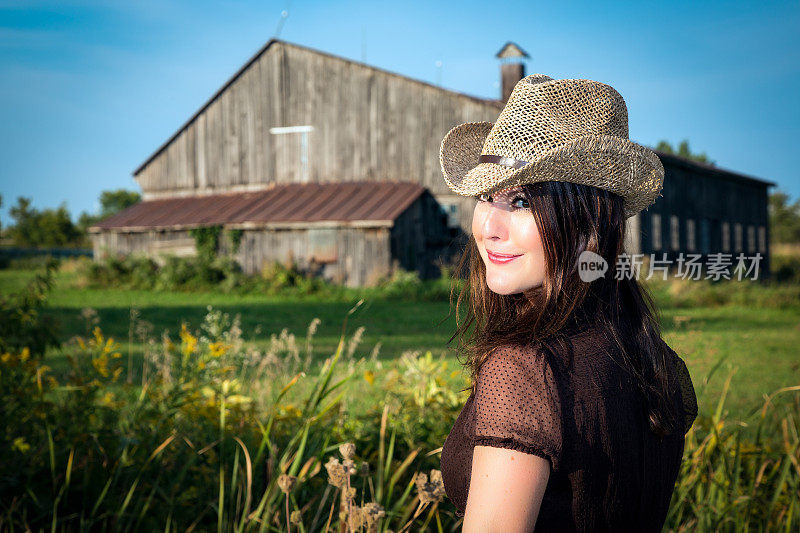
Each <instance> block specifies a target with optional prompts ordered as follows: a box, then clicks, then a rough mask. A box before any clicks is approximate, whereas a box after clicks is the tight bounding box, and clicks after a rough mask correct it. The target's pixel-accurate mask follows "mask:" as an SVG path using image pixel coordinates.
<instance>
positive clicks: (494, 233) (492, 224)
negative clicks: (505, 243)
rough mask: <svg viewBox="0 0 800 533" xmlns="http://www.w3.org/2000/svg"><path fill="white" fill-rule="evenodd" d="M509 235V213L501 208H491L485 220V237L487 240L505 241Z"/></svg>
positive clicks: (487, 211)
mask: <svg viewBox="0 0 800 533" xmlns="http://www.w3.org/2000/svg"><path fill="white" fill-rule="evenodd" d="M507 235H508V212H507V211H506V210H505V209H503V208H502V207H500V206H494V205H492V206H489V209H487V210H486V215H485V218H484V219H483V236H484V238H486V239H501V240H502V239H505V238H506V236H507Z"/></svg>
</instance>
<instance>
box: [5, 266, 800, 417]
mask: <svg viewBox="0 0 800 533" xmlns="http://www.w3.org/2000/svg"><path fill="white" fill-rule="evenodd" d="M32 276H33V273H32V272H30V271H22V270H0V291H1V292H4V293H5V292H9V291H14V290H17V289H19V288H20V287H22V286H23V285H24V283H25V281H26V280H28V279H30V278H31V277H32ZM73 281H74V280H73V279H72V274H71V273H69V272H60V273H58V276H57V278H56V284H55V286H54V290H53V292H52V294H51V296H50V297H49V299H48V301H49V307H50V309H49V311H48V312H49V313H50V314H52V315H53V316H54V317H55V318H56V319H57V320H58V321H59V322H60V330H59V337H60V338H61V339H63V340H67V339H68V338H69V337H71V336H72V335H74V334H77V333H80V332H83V333H85V332H86V325H85V321H84V320H83V319H82V318H81V310H82V309H83V308H86V307H90V308H93V309H95V310H96V311H97V313H98V317H99V319H100V326H101V328H102V330H103V332H104V334H105V335H106V336H110V337H113V338H114V339H115V340H116V341H117V342H119V343H120V345H121V348H120V350H121V352H122V353H123V354H124V355H125V360H126V361H127V360H128V359H127V358H128V355H129V354H130V355H131V357H132V361H133V366H134V368H136V369H138V368H140V367H141V358H142V353H143V346H142V344H141V343H139V342H136V336H135V334H134V335H133V336H131V331H130V329H131V327H130V325H131V318H130V317H131V309H132V308H133V309H136V310H138V312H139V318H140V319H141V320H145V321H147V322H150V323H151V324H153V325H154V333H155V334H157V335H160V333H161V332H162V331H164V330H166V331H168V332H170V333H171V334H172V335H173V336H175V335H176V334H177V332H178V331H179V330H180V326H181V322H182V321H185V322H187V324H188V325H189V329H190V330H193V329H196V328H197V327H198V326H199V324H200V322H201V321H202V319H203V317H204V316H205V314H206V313H207V306H209V305H211V306H213V308H214V309H218V310H221V311H223V312H225V313H229V314H230V315H231V316H234V315H236V314H239V315H240V316H241V325H240V327H241V329H242V331H243V335H244V337H245V338H246V339H248V340H252V341H253V342H254V343H255V345H256V346H262V347H263V346H266V345H268V344H269V342H270V337H271V336H272V335H276V336H280V334H281V331H282V330H283V329H286V330H288V333H290V334H294V335H295V336H296V337H297V338H305V336H306V333H307V329H308V326H309V324H310V323H311V321H312V320H313V319H314V318H315V317H316V318H319V319H320V320H321V322H320V324H319V326H318V328H317V332H316V334H315V336H314V338H315V343H314V352H315V353H316V354H317V355H318V356H320V357H323V358H324V357H327V356H328V355H330V354H332V353H333V352H334V351H335V349H336V345H337V343H338V341H339V336H340V335H341V333H342V321H343V319H344V317H345V315H346V313H347V311H348V310H349V309H350V308H351V307H352V306H353V304H354V303H355V302H356V301H357V299H358V298H357V297H354V298H353V300H352V301H350V302H326V301H315V300H314V299H312V298H309V299H308V300H307V301H282V300H280V299H276V298H267V297H262V296H259V295H247V296H236V295H230V294H219V293H180V292H171V293H159V292H154V291H117V290H98V289H78V288H74V287H72V285H73ZM653 290H654V294H655V296H656V301H657V304H658V306H659V309H660V311H661V314H662V330H663V332H664V338H665V340H666V341H667V343H668V344H669V345H670V346H672V348H673V349H674V350H675V351H676V352H677V353H678V354H679V355H680V356H681V357H683V359H684V360H685V361H686V365H687V367H688V369H689V372H690V373H691V375H692V379H693V381H694V384H695V389H696V391H697V395H698V403H699V406H700V412H701V413H702V412H708V411H711V410H713V408H714V406H716V403H717V401H718V400H719V397H720V392H721V390H722V387H723V385H724V378H725V377H726V376H727V374H728V372H730V371H733V372H735V374H734V376H733V378H732V381H731V385H730V390H729V392H728V397H727V399H726V406H727V409H728V410H729V414H730V415H731V416H732V417H733V418H736V419H741V420H744V421H746V420H747V419H748V417H749V416H750V415H752V414H753V410H754V409H756V408H757V407H758V406H760V405H761V403H762V400H763V397H764V395H766V394H769V393H771V392H773V391H775V390H777V389H779V388H781V387H786V386H791V385H796V384H797V383H798V376H800V352H798V349H797V347H798V346H800V301H798V302H797V303H796V305H793V306H787V307H785V308H772V307H761V308H754V307H752V306H740V305H726V306H702V305H698V306H693V307H688V308H687V307H673V306H670V302H669V300H670V298H669V296H668V294H667V293H666V290H665V289H664V288H663V287H660V286H658V285H655V286H653ZM448 314H450V304H449V302H446V301H441V302H405V301H380V300H367V301H365V302H364V304H363V305H362V306H360V307H359V309H358V310H357V311H356V312H355V313H354V314H353V315H352V316H351V317H350V319H349V322H348V327H347V329H348V334H352V332H353V331H355V330H356V329H357V328H359V327H363V328H364V332H363V335H362V336H361V342H360V345H359V347H358V350H357V356H358V357H361V356H367V355H369V354H371V352H372V351H373V349H375V347H376V345H378V344H379V346H378V355H377V358H378V359H379V360H381V361H384V362H386V363H387V364H390V365H391V363H392V362H393V361H395V360H396V359H397V358H398V357H399V356H400V355H401V354H402V353H403V352H404V351H406V350H418V351H420V352H422V353H424V352H425V351H428V350H430V351H431V352H432V353H433V355H434V357H437V358H438V357H441V358H443V359H444V360H445V361H446V362H447V365H448V367H450V368H451V369H452V370H458V369H459V368H460V367H459V365H458V362H457V361H456V358H455V352H454V350H453V349H452V348H450V347H448V346H447V341H448V339H449V338H450V336H451V335H452V332H453V331H454V328H455V319H454V315H455V312H454V310H453V313H452V315H451V316H449V317H448ZM131 339H132V340H133V342H130V340H131ZM454 342H455V341H454ZM48 359H49V361H48V364H49V365H50V366H52V367H53V368H54V369H55V370H58V369H59V368H63V365H64V362H63V361H59V354H58V353H53V354H49V357H48ZM721 360H722V364H721V366H720V367H719V369H718V370H717V371H716V372H717V373H716V374H714V375H713V376H712V379H711V380H710V382H709V383H708V384H706V383H705V382H704V380H705V377H706V376H707V375H708V373H709V371H710V370H711V369H712V368H713V367H714V366H715V365H716V364H717V363H718V362H720V361H721ZM465 380H466V373H462V374H461V375H459V376H458V377H456V378H454V381H453V386H454V387H458V388H461V387H463V386H465V385H466V383H467V382H466V381H465ZM376 400H377V399H376Z"/></svg>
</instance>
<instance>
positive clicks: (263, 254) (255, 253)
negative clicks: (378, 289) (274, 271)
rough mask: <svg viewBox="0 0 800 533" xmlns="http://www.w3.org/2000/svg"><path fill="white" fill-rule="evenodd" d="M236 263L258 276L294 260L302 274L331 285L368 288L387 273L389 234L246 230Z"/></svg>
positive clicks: (371, 230)
mask: <svg viewBox="0 0 800 533" xmlns="http://www.w3.org/2000/svg"><path fill="white" fill-rule="evenodd" d="M237 259H238V260H239V263H240V264H241V265H242V269H243V270H244V271H245V272H247V273H256V272H260V271H261V270H262V269H263V268H264V266H265V265H267V264H269V263H270V262H272V261H278V262H280V263H284V264H285V263H286V262H288V261H292V260H294V261H295V262H296V264H297V265H298V267H299V268H300V269H301V270H304V271H305V270H308V271H311V272H313V273H314V274H315V275H318V276H321V277H323V278H325V279H328V280H330V281H333V282H334V283H340V284H344V285H345V286H348V287H360V286H370V285H373V284H374V283H376V282H377V281H378V279H379V278H380V277H382V276H387V275H388V274H389V272H390V266H391V263H390V257H389V230H388V228H333V229H331V230H330V231H316V230H311V231H309V230H305V229H300V230H298V229H286V230H280V229H279V230H245V231H244V234H243V235H242V241H241V244H240V249H239V254H238V255H237Z"/></svg>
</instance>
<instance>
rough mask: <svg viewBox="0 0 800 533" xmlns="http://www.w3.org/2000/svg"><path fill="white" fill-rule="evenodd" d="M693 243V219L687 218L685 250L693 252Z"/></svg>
mask: <svg viewBox="0 0 800 533" xmlns="http://www.w3.org/2000/svg"><path fill="white" fill-rule="evenodd" d="M695 247H696V246H695V242H694V219H692V218H687V219H686V248H687V249H688V250H689V251H690V252H693V251H694V250H695Z"/></svg>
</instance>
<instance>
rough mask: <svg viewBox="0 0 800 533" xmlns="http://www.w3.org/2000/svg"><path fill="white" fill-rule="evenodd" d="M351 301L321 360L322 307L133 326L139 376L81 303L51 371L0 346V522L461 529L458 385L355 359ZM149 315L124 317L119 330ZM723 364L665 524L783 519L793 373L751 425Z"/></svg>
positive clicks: (417, 359)
mask: <svg viewBox="0 0 800 533" xmlns="http://www.w3.org/2000/svg"><path fill="white" fill-rule="evenodd" d="M361 304H362V301H359V302H358V303H357V304H356V305H355V306H354V307H353V308H351V309H350V311H349V312H348V313H347V315H346V316H345V318H344V320H343V324H342V329H341V335H340V338H339V342H338V345H337V347H336V349H335V350H334V352H333V353H332V354H330V355H329V356H328V357H326V358H325V359H324V360H323V361H322V362H321V364H314V361H315V360H317V358H316V357H314V334H315V331H316V327H317V325H318V321H312V322H311V324H310V325H309V328H308V331H307V333H306V336H305V339H296V338H295V337H294V336H293V335H291V334H288V333H284V334H281V335H280V336H273V339H272V343H271V345H270V346H269V348H268V349H266V350H265V351H259V350H257V349H256V348H255V347H254V346H253V345H250V344H249V343H247V342H245V341H244V340H243V338H242V331H241V328H240V327H239V320H238V316H237V317H234V318H233V319H231V318H230V317H229V316H228V315H227V314H224V313H221V312H219V311H217V310H214V309H213V308H209V309H208V313H207V315H206V317H205V320H204V321H203V324H202V325H201V326H200V328H199V330H197V331H190V330H189V328H188V327H187V326H186V325H184V327H183V328H182V329H181V331H180V332H179V334H178V337H177V338H174V339H173V338H170V337H169V335H166V334H164V335H162V336H161V337H160V338H153V337H150V338H143V342H142V344H144V345H145V346H146V347H147V350H146V354H145V357H144V359H143V363H142V369H141V372H138V373H137V376H139V377H137V379H135V380H134V379H132V374H129V373H126V371H125V370H126V369H125V367H124V365H123V364H122V362H123V361H124V360H125V357H124V356H123V354H122V353H121V352H120V351H119V346H118V344H117V343H116V342H115V341H114V339H113V338H109V337H107V336H105V335H104V334H103V331H102V329H101V324H99V322H98V320H97V317H96V316H95V314H93V313H92V312H91V311H89V310H86V311H85V312H84V313H83V318H84V320H85V321H86V329H87V331H86V334H84V335H76V336H75V337H73V338H72V339H71V340H70V341H69V342H67V343H66V344H65V345H64V346H63V348H62V349H63V351H64V355H65V356H66V357H67V359H68V361H69V370H68V372H66V373H65V374H63V375H58V376H56V375H53V374H52V372H51V370H50V368H49V367H48V366H47V365H46V364H45V363H46V361H45V360H44V357H43V356H41V355H37V354H35V353H33V352H31V350H30V349H28V348H22V349H10V350H8V351H5V352H4V353H3V354H2V355H0V400H1V403H0V420H2V422H3V424H2V427H0V432H2V438H0V457H2V458H3V461H2V462H0V530H3V531H5V530H9V531H16V530H26V531H27V530H31V531H44V530H50V531H61V530H80V531H83V530H96V529H102V530H106V529H111V530H115V531H140V530H144V531H152V530H164V531H178V530H180V531H195V530H198V531H215V530H216V531H237V532H244V531H259V532H266V531H300V532H306V531H331V530H336V531H375V532H385V531H394V532H398V531H407V530H411V529H413V530H433V531H456V530H458V528H459V526H460V519H458V518H457V517H456V516H455V514H454V510H455V509H454V507H453V506H452V504H451V502H449V501H446V498H445V495H444V491H443V486H442V482H441V473H440V472H439V471H438V470H437V468H438V464H439V458H438V454H439V452H440V451H441V448H440V446H441V443H442V442H443V441H444V437H445V435H446V434H447V432H448V431H449V429H450V428H451V427H452V423H453V420H454V419H455V416H456V415H457V413H458V410H459V409H460V407H461V405H462V403H463V399H462V398H460V397H459V396H458V395H457V394H455V393H454V392H453V391H452V389H451V388H449V387H446V386H445V383H446V379H445V377H446V375H447V372H448V369H447V366H446V364H444V362H443V361H439V360H436V359H435V358H433V356H432V355H431V354H430V352H427V353H425V354H422V355H421V354H419V353H416V352H407V353H406V354H404V355H403V357H401V358H400V359H399V360H398V361H397V366H396V368H392V367H390V366H389V365H385V364H383V363H381V362H380V361H379V360H377V358H376V357H375V355H376V354H375V353H373V354H370V355H365V356H363V357H360V358H357V357H356V354H357V352H358V344H359V341H360V337H361V334H362V333H363V330H361V329H359V330H356V331H355V332H353V333H352V334H348V331H347V321H348V317H349V316H350V315H351V314H352V313H353V312H354V311H355V310H356V309H358V307H359V306H360V305H361ZM152 330H153V328H152V327H148V325H147V324H145V323H143V321H141V320H140V319H139V318H137V317H136V315H135V314H133V315H132V324H131V328H130V332H131V333H130V335H141V336H143V337H146V336H148V335H150V334H151V332H152ZM719 368H720V366H719V365H717V366H715V367H714V368H712V369H711V371H710V372H709V375H708V376H707V377H706V381H708V380H710V379H712V378H713V377H714V375H715V373H716V372H718V370H719ZM128 370H130V369H129V368H128ZM731 377H732V374H731V375H729V376H727V378H726V380H725V386H724V387H723V393H722V394H721V396H720V398H719V402H718V404H717V405H716V406H715V409H714V410H713V412H709V413H701V414H700V416H699V417H698V419H697V421H696V423H695V425H694V426H693V428H692V429H691V430H690V431H689V433H688V434H687V438H686V449H685V457H684V459H685V460H684V463H683V465H682V470H681V473H680V476H679V479H678V482H677V483H676V487H675V491H674V493H673V500H672V502H671V506H670V511H669V515H668V517H667V524H666V529H667V530H672V531H684V530H692V531H719V530H722V531H751V530H757V531H761V530H764V531H767V530H769V531H773V530H775V531H778V530H780V531H796V530H798V528H800V517H798V511H800V509H798V491H800V466H799V464H800V463H798V459H800V431H799V430H800V424H799V423H798V420H800V385H797V386H792V387H785V388H782V389H779V390H777V391H775V392H774V393H773V394H771V395H769V396H767V397H765V398H764V402H763V405H762V406H759V407H760V409H759V415H760V416H759V418H758V422H757V431H756V436H755V438H750V437H748V436H746V434H745V433H744V432H743V430H744V429H745V424H744V423H743V422H741V421H738V420H734V419H726V418H725V417H724V416H723V413H724V412H725V411H724V404H725V401H726V398H727V396H728V390H729V389H728V386H729V384H730V380H731ZM367 398H378V401H376V402H374V404H373V403H367V404H366V405H365V401H366V399H367ZM755 407H756V406H754V408H755Z"/></svg>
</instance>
